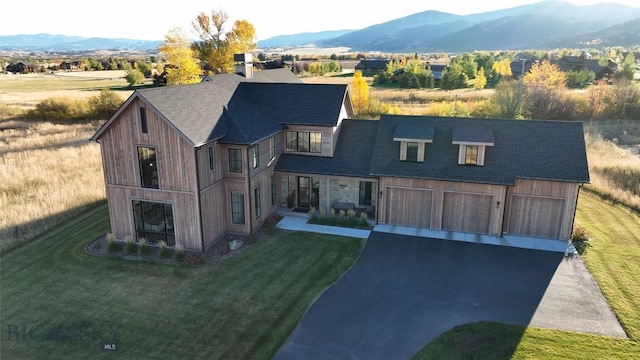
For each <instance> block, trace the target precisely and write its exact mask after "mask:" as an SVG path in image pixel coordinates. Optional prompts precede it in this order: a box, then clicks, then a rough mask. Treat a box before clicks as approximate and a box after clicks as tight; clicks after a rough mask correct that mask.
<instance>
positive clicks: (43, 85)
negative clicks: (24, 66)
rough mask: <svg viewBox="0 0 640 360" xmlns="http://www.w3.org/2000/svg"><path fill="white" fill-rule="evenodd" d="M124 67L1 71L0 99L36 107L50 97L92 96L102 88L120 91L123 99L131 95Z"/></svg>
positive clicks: (11, 104)
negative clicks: (11, 72)
mask: <svg viewBox="0 0 640 360" xmlns="http://www.w3.org/2000/svg"><path fill="white" fill-rule="evenodd" d="M124 76H125V72H124V71H121V70H113V71H111V70H109V71H82V72H57V73H55V74H50V73H42V74H17V75H16V74H8V75H7V74H0V102H2V103H4V104H6V105H7V106H19V107H22V108H24V109H30V108H33V107H34V106H35V105H36V104H37V103H38V102H39V101H41V100H44V99H47V98H69V99H88V98H90V97H92V96H95V95H98V94H99V93H100V90H102V89H111V90H113V91H116V92H117V93H118V94H119V95H120V96H121V97H122V98H123V99H126V98H127V97H129V95H131V93H132V92H133V90H131V89H128V84H127V81H126V80H125V79H124Z"/></svg>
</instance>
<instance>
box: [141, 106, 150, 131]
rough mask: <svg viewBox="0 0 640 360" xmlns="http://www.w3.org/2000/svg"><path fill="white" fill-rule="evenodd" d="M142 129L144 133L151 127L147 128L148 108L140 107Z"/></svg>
mask: <svg viewBox="0 0 640 360" xmlns="http://www.w3.org/2000/svg"><path fill="white" fill-rule="evenodd" d="M140 130H141V131H142V133H143V134H146V133H147V132H148V131H149V129H148V128H147V109H145V108H144V107H142V106H141V107H140Z"/></svg>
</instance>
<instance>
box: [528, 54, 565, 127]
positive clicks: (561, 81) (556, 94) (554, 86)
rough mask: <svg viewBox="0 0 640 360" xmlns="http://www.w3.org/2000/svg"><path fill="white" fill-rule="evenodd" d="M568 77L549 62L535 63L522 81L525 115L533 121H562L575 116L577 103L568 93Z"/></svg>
mask: <svg viewBox="0 0 640 360" xmlns="http://www.w3.org/2000/svg"><path fill="white" fill-rule="evenodd" d="M566 82H567V76H566V74H565V73H564V72H563V71H562V70H561V69H560V67H559V66H558V65H557V64H552V63H551V62H550V61H549V60H544V61H542V62H538V63H534V64H533V65H532V66H531V69H530V70H529V72H527V74H526V75H525V76H524V78H523V79H522V83H523V85H524V93H523V102H522V105H523V108H522V113H523V115H525V116H527V117H530V118H532V119H544V120H562V119H571V118H573V116H575V110H576V109H575V102H574V101H571V100H570V99H568V97H567V96H568V94H567V93H566V88H567V85H566Z"/></svg>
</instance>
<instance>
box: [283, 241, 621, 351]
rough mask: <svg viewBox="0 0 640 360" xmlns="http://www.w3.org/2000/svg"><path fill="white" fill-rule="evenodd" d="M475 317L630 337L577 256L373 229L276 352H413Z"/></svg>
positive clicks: (474, 319)
mask: <svg viewBox="0 0 640 360" xmlns="http://www.w3.org/2000/svg"><path fill="white" fill-rule="evenodd" d="M576 303H579V304H580V306H576ZM477 321H498V322H503V323H510V324H518V325H533V326H544V327H550V328H555V329H565V330H573V331H585V332H592V333H598V334H602V335H609V336H616V337H626V335H625V333H624V331H623V330H622V328H621V327H620V325H619V323H618V322H617V320H616V318H615V316H614V315H613V313H612V312H611V309H610V308H609V306H608V304H607V302H606V301H605V300H604V298H603V297H602V295H601V293H600V291H599V289H598V287H597V285H596V284H595V282H594V281H593V279H591V276H590V274H589V273H588V272H587V270H586V269H585V268H584V265H582V262H581V261H580V260H579V259H573V260H564V259H563V254H562V253H557V252H550V251H540V250H528V249H519V248H511V247H503V246H494V245H483V244H475V243H466V242H456V241H444V240H435V239H429V238H420V237H412V236H405V235H397V234H389V233H382V232H372V233H371V235H370V237H369V239H368V240H367V245H366V247H365V249H364V250H363V253H362V254H361V256H360V258H359V259H358V261H357V263H356V264H355V265H354V267H353V268H352V269H351V270H350V271H348V272H347V273H346V274H345V275H344V276H343V277H342V278H341V279H340V280H339V281H338V282H337V283H336V284H334V285H333V286H332V287H330V288H328V289H327V290H326V291H325V292H324V293H323V294H322V295H321V296H320V297H319V298H318V300H317V301H316V302H315V303H314V304H313V305H312V306H311V308H310V309H309V311H308V312H307V313H306V314H305V316H304V317H303V318H302V320H301V321H300V323H299V324H298V326H297V327H296V329H295V330H294V332H293V333H292V335H291V336H290V338H289V339H288V340H287V341H286V342H285V343H284V344H283V345H282V347H281V348H280V349H279V351H278V353H277V354H276V356H275V359H278V360H282V359H409V358H411V356H412V355H413V354H415V353H416V352H417V351H419V350H420V349H421V348H422V347H423V346H424V345H426V344H427V343H428V342H429V341H431V340H432V339H434V338H435V337H437V336H438V335H440V334H441V333H443V332H445V331H447V330H449V329H451V328H453V327H455V326H458V325H462V324H466V323H471V322H477Z"/></svg>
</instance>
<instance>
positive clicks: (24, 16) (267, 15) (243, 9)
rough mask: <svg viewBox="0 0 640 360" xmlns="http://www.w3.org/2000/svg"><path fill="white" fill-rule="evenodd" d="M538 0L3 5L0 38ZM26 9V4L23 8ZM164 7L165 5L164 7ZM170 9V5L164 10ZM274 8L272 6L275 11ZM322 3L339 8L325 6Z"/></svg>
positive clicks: (477, 7)
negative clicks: (209, 17)
mask: <svg viewBox="0 0 640 360" xmlns="http://www.w3.org/2000/svg"><path fill="white" fill-rule="evenodd" d="M536 2H540V0H507V1H499V2H498V1H478V0H462V1H459V0H449V1H416V0H410V1H403V2H397V3H394V2H382V3H380V4H381V5H377V6H371V5H370V4H371V3H370V2H369V5H367V6H363V4H365V3H367V2H365V1H349V0H347V1H340V2H331V1H322V2H317V4H318V5H317V7H314V6H313V4H314V3H315V2H314V1H283V2H277V1H264V0H261V1H254V0H245V1H242V0H217V1H216V0H214V1H211V2H209V1H202V0H180V1H176V2H169V3H167V2H162V1H123V0H110V1H103V2H82V1H81V2H64V1H63V2H56V1H51V0H46V1H45V0H29V1H27V2H22V1H4V2H3V4H2V7H0V35H18V34H37V33H48V34H62V35H75V36H82V37H107V38H129V39H142V40H164V36H165V35H166V34H167V33H168V32H169V31H170V30H171V29H173V28H175V27H181V28H183V29H184V30H185V32H186V33H187V35H189V37H195V34H194V33H193V31H192V26H191V23H192V21H193V20H194V19H195V18H196V16H197V15H198V13H200V12H205V13H210V12H211V11H212V10H224V11H226V12H227V13H228V15H229V23H228V26H229V27H230V26H231V25H232V24H233V21H235V20H240V19H243V20H247V21H249V22H250V23H252V24H253V25H254V27H255V28H256V33H257V37H258V40H262V39H267V38H270V37H273V36H277V35H286V34H296V33H301V32H318V31H325V30H341V29H362V28H365V27H367V26H370V25H375V24H379V23H383V22H386V21H389V20H393V19H397V18H400V17H403V16H407V15H411V14H415V13H418V12H422V11H427V10H438V11H443V12H449V13H453V14H458V15H467V14H473V13H479V12H486V11H491V10H497V9H501V8H509V7H513V6H517V5H522V4H530V3H536ZM568 2H571V3H574V4H577V5H585V4H593V3H598V2H614V3H621V4H626V5H629V6H633V7H640V4H639V3H638V0H608V1H591V0H569V1H568ZM26 4H28V5H26ZM165 4H166V5H165ZM169 4H171V5H169ZM173 4H175V5H173ZM273 4H276V5H275V6H274V5H273ZM326 4H339V5H334V6H330V7H329V6H326Z"/></svg>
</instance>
